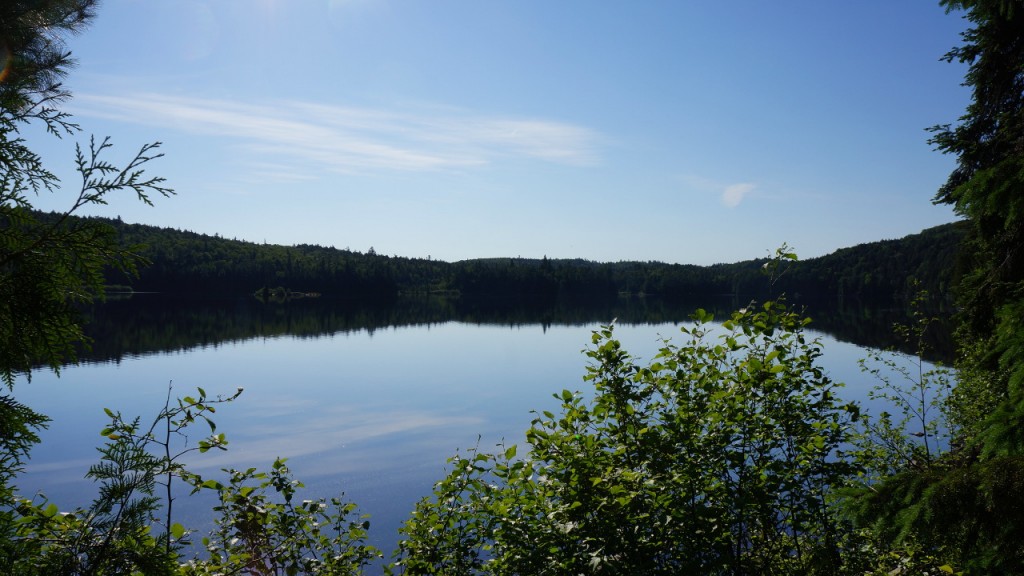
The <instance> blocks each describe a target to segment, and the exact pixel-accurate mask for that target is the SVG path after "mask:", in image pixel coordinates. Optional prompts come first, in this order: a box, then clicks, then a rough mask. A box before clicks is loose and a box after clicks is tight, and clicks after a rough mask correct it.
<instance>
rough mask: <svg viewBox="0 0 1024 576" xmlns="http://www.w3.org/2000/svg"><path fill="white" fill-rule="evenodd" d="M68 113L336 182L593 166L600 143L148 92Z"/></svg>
mask: <svg viewBox="0 0 1024 576" xmlns="http://www.w3.org/2000/svg"><path fill="white" fill-rule="evenodd" d="M74 109H75V110H74V111H75V113H76V114H78V115H81V116H89V117H96V118H103V119H107V120H114V121H118V122H127V123H132V124H139V125H147V126H156V127H160V128H164V129H169V130H174V131H180V132H185V133H189V134H198V135H204V136H213V137H220V138H228V139H231V140H233V141H235V143H237V145H239V146H241V147H242V149H243V150H244V151H247V152H249V153H251V154H254V155H262V156H270V157H272V158H274V160H275V162H276V163H278V164H281V163H283V161H284V159H288V158H290V159H292V160H293V161H304V162H307V163H309V164H312V165H313V166H318V167H320V168H321V169H323V170H325V171H329V172H335V173H356V172H359V173H362V172H372V171H394V170H397V171H432V170H446V169H459V168H466V167H474V166H484V165H489V164H492V163H495V162H498V161H500V160H502V159H509V158H512V159H515V158H529V159H536V160H541V161H546V162H553V163H558V164H568V165H590V164H594V163H595V162H597V159H598V158H597V151H596V149H597V145H598V142H599V140H600V136H599V135H598V134H597V133H596V132H594V131H593V130H590V129H588V128H585V127H581V126H575V125H572V124H567V123H562V122H555V121H547V120H534V119H515V118H501V117H487V116H480V115H474V114H471V113H469V112H465V111H458V110H455V111H453V110H446V111H445V112H443V113H432V112H415V111H414V112H410V111H402V112H394V111H389V110H378V109H368V108H356V107H347V106H332V105H324V104H315V103H309V102H301V101H284V102H271V103H263V104H252V103H243V102H235V101H229V100H216V99H206V98H193V97H186V96H168V95H163V94H155V93H139V94H134V95H130V96H108V95H95V94H81V95H78V96H76V98H75V106H74Z"/></svg>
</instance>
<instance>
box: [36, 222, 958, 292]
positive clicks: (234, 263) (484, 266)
mask: <svg viewBox="0 0 1024 576" xmlns="http://www.w3.org/2000/svg"><path fill="white" fill-rule="evenodd" d="M49 217H50V218H56V215H52V214H51V215H49ZM96 220H98V221H99V222H102V223H104V224H109V225H110V226H112V227H113V228H114V229H115V230H116V231H117V236H118V239H119V241H120V242H121V244H122V245H123V246H125V247H135V248H133V249H134V250H136V251H137V252H138V253H139V254H140V255H142V256H144V257H145V258H147V259H148V260H149V261H150V262H151V263H150V264H149V265H148V266H146V267H144V268H142V269H141V271H140V273H139V276H138V277H137V278H131V277H125V276H117V275H113V276H111V277H110V279H109V281H110V283H112V284H125V285H131V286H132V288H133V289H134V290H136V291H143V292H145V291H155V292H177V293H205V294H221V295H227V294H242V293H246V294H248V293H253V292H254V291H256V290H258V289H261V288H263V287H278V286H283V287H286V288H288V289H290V290H294V291H296V292H301V293H317V294H322V295H324V296H330V297H361V298H375V299H393V298H394V297H396V296H398V295H399V294H411V293H451V294H465V295H471V296H474V297H492V298H501V299H508V298H516V297H544V298H556V297H563V298H565V297H571V298H607V297H613V296H616V295H619V294H630V295H647V296H658V297H661V298H666V299H670V300H682V299H692V298H695V297H710V296H720V295H724V294H733V295H742V296H749V297H757V298H759V299H761V298H764V297H767V296H768V295H769V292H770V291H772V292H774V294H779V293H785V294H787V295H789V296H790V297H791V298H800V297H804V298H823V297H827V298H835V299H850V300H854V301H863V302H871V303H878V304H887V303H894V302H906V301H908V300H909V298H910V297H912V296H913V295H914V293H915V292H916V291H917V290H918V288H915V287H913V286H912V285H911V282H910V279H911V278H913V279H916V280H917V281H918V282H919V283H920V288H923V289H926V290H928V291H929V292H931V293H932V294H937V295H938V294H946V295H948V294H950V293H951V290H950V287H951V283H952V282H953V276H954V273H955V270H954V266H952V265H951V263H953V262H956V260H957V258H956V253H957V246H958V243H959V241H960V239H961V238H962V236H963V233H964V230H965V224H964V223H963V222H959V223H952V224H946V225H942V226H937V227H934V228H930V229H928V230H925V231H923V232H920V233H918V234H913V235H910V236H907V237H905V238H901V239H896V240H884V241H879V242H871V243H868V244H861V245H858V246H854V247H850V248H844V249H841V250H837V251H836V252H834V253H832V254H829V255H826V256H821V257H818V258H811V259H807V260H803V261H799V262H795V263H793V264H792V265H791V266H790V267H788V268H785V269H783V270H782V271H780V273H779V274H778V277H777V279H775V281H774V285H773V286H770V284H771V281H770V279H768V278H766V277H765V275H764V274H763V273H762V269H763V267H764V265H765V263H766V262H767V261H768V259H767V258H762V259H756V260H748V261H743V262H737V263H732V264H715V265H712V266H696V265H685V264H665V263H662V262H613V263H599V262H591V261H587V260H580V259H566V260H556V259H548V258H546V257H545V258H542V259H529V258H488V259H477V260H463V261H459V262H454V263H448V262H442V261H437V260H424V259H415V258H404V257H400V256H386V255H381V254H376V253H374V252H373V251H372V250H371V251H370V252H369V253H361V252H354V251H351V250H348V249H341V250H339V249H335V248H330V247H323V246H311V245H299V246H292V247H287V246H278V245H268V244H257V243H252V242H245V241H239V240H228V239H225V238H221V237H219V236H209V235H204V234H196V233H194V232H187V231H179V230H174V229H168V228H156V227H153V226H145V225H140V224H126V223H124V222H121V221H120V220H109V219H96Z"/></svg>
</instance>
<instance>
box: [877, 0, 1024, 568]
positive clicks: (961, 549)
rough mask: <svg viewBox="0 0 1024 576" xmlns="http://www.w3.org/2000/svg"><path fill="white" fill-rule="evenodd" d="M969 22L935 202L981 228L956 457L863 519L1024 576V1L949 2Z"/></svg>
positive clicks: (963, 289) (962, 341) (898, 482)
mask: <svg viewBox="0 0 1024 576" xmlns="http://www.w3.org/2000/svg"><path fill="white" fill-rule="evenodd" d="M940 3H941V5H943V6H945V7H946V9H947V10H948V11H950V12H961V11H962V13H963V14H964V17H965V18H966V19H967V20H968V21H969V22H970V28H969V29H968V30H967V31H966V32H964V33H963V40H964V42H963V44H962V45H961V46H959V47H957V48H954V49H953V50H951V51H950V52H949V53H948V54H946V56H945V59H946V60H947V61H949V62H954V61H955V62H960V63H963V64H967V65H968V69H967V73H966V77H965V81H964V85H965V86H967V87H969V88H971V90H972V100H971V103H970V105H969V106H968V108H967V110H966V112H965V114H964V115H963V116H962V117H961V118H960V119H959V122H957V123H956V124H955V125H940V126H936V127H934V128H932V131H933V134H934V136H933V138H932V140H931V142H932V143H933V144H934V145H935V146H936V147H937V148H938V150H940V151H942V152H944V153H947V154H953V155H955V156H956V159H957V164H956V168H955V169H954V171H953V172H952V174H950V176H949V179H948V181H947V182H946V184H945V185H944V186H942V187H941V189H940V190H939V191H938V194H937V195H936V196H935V202H936V203H946V204H951V205H953V207H954V209H955V210H956V212H957V213H958V214H960V215H962V216H963V217H965V218H966V219H967V221H968V222H969V223H970V227H971V231H970V234H969V236H968V238H967V239H966V240H965V242H964V246H963V250H962V254H963V255H965V257H966V259H967V261H966V263H965V269H966V270H967V271H966V273H965V275H964V277H963V279H962V281H961V283H960V286H959V289H958V291H959V294H958V299H959V302H960V304H961V314H960V319H961V327H960V329H959V333H958V344H959V347H960V349H961V357H960V360H959V365H958V366H957V368H958V373H957V375H958V384H957V389H956V390H954V392H953V394H952V395H951V402H950V404H949V406H948V409H949V410H948V414H949V415H950V417H951V420H952V424H953V425H954V427H955V429H956V430H958V431H959V433H960V437H959V438H958V439H957V440H956V442H955V446H957V449H955V450H953V451H952V452H951V453H950V454H948V455H947V456H946V457H945V458H944V459H943V460H942V461H941V462H940V464H939V465H938V466H933V467H930V468H928V469H915V468H913V467H908V468H907V469H905V470H903V471H902V472H900V473H897V474H895V475H894V476H892V477H890V478H888V479H886V480H885V481H883V482H882V483H881V484H879V485H876V486H874V487H872V488H871V489H870V490H868V491H866V492H865V494H864V495H863V497H862V498H861V500H860V502H859V504H860V506H861V508H860V509H859V512H860V519H861V521H863V522H866V523H868V524H869V525H870V526H872V527H873V528H874V529H875V530H876V533H877V534H878V535H880V536H881V538H882V539H883V541H889V542H902V543H903V544H905V545H906V544H909V545H910V546H920V547H921V549H923V550H925V551H928V552H930V553H939V554H941V555H942V556H943V557H944V558H947V559H948V560H949V561H950V562H951V564H952V565H953V566H955V567H956V568H957V569H963V570H965V571H966V572H967V573H977V574H996V573H998V574H1021V573H1024V508H1022V507H1021V505H1020V494H1021V493H1024V245H1022V244H1024V1H1022V0H942V1H941V2H940Z"/></svg>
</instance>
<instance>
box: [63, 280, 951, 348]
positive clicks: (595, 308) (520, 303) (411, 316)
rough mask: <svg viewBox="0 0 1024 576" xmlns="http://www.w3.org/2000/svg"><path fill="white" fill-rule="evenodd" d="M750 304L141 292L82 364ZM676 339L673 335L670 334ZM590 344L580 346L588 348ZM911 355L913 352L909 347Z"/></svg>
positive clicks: (887, 318) (841, 327)
mask: <svg viewBox="0 0 1024 576" xmlns="http://www.w3.org/2000/svg"><path fill="white" fill-rule="evenodd" d="M749 303H750V300H746V299H742V298H738V297H732V296H724V297H720V298H715V299H712V301H710V302H709V301H707V300H704V301H702V302H699V303H698V302H678V301H667V300H663V299H660V298H652V297H646V298H640V297H620V298H611V299H591V300H573V301H562V300H552V299H540V300H538V299H529V298H522V299H486V298H485V299H479V298H475V299H474V298H466V297H461V298H447V297H440V296H438V297H432V296H417V297H400V298H397V299H393V300H387V301H367V300H351V299H330V298H301V299H295V300H290V301H287V302H261V301H259V300H257V299H255V298H253V297H251V296H250V297H238V298H202V297H194V296H190V297H179V296H172V295H165V294H134V295H132V296H131V297H125V298H120V299H111V300H109V301H107V302H105V303H102V304H98V305H95V306H93V307H92V308H90V309H88V310H86V311H85V316H86V332H87V334H88V336H89V337H90V338H92V341H93V342H92V346H91V349H89V350H84V351H82V352H81V353H80V360H81V361H83V362H110V361H114V362H117V361H120V360H122V359H123V358H125V357H134V356H141V355H147V354H155V353H161V352H173V351H184V350H188V349H191V348H197V347H207V346H217V345H219V344H222V343H227V342H237V341H243V340H248V339H252V338H270V337H278V336H293V337H300V338H315V337H319V336H329V335H333V334H339V333H346V332H355V331H366V332H367V333H369V334H371V335H372V334H373V332H374V331H376V330H380V329H387V328H394V327H404V326H428V325H431V324H441V323H445V322H463V323H469V324H482V325H501V326H509V327H524V326H538V327H540V328H541V329H542V330H546V329H547V328H548V327H550V326H553V325H575V326H580V325H588V324H607V323H609V322H611V321H612V320H615V322H616V323H617V324H663V323H679V322H685V321H687V320H689V318H690V315H691V314H692V313H693V312H694V311H695V310H696V309H697V308H704V309H705V310H708V311H711V312H713V313H714V314H715V318H716V319H724V318H727V317H728V315H729V314H730V313H731V311H733V310H736V309H737V308H740V307H743V306H746V305H748V304H749ZM791 304H792V305H794V306H795V307H797V308H798V309H799V308H802V309H804V310H805V311H806V314H807V315H808V316H810V317H811V318H812V319H813V322H812V324H811V326H810V327H811V328H812V329H814V330H818V331H821V332H825V333H827V334H829V335H831V336H833V337H834V338H836V339H838V340H842V341H847V342H851V343H854V344H857V345H860V346H868V347H875V348H889V347H896V348H903V346H901V344H902V343H901V342H900V341H899V340H898V338H896V337H895V335H894V333H893V330H892V326H893V323H894V322H897V321H904V322H905V321H906V319H907V313H906V311H905V310H903V309H893V308H889V309H880V308H870V307H866V306H862V305H859V304H843V303H837V302H835V301H831V302H827V301H798V302H791ZM670 335H671V334H666V336H670ZM930 335H931V336H932V338H931V340H930V344H931V346H932V348H933V349H934V350H935V352H934V353H932V354H930V355H929V356H930V359H933V360H935V359H939V360H947V359H948V357H949V356H950V351H951V350H952V345H951V342H950V339H949V334H948V330H946V329H945V328H944V327H941V328H940V327H936V329H935V330H932V331H931V334H930ZM586 344H587V343H586V342H581V343H580V345H581V347H582V346H584V345H586ZM908 351H909V350H908Z"/></svg>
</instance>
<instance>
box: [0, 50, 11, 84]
mask: <svg viewBox="0 0 1024 576" xmlns="http://www.w3.org/2000/svg"><path fill="white" fill-rule="evenodd" d="M13 63H14V54H12V53H11V50H10V48H8V47H7V46H0V64H2V65H3V68H0V83H2V82H3V81H4V80H7V76H8V75H9V74H10V73H11V66H12V64H13Z"/></svg>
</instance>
